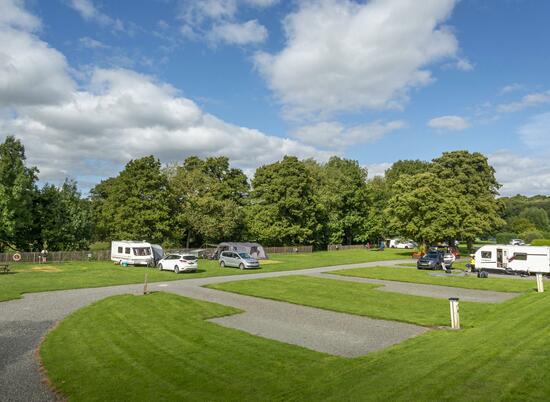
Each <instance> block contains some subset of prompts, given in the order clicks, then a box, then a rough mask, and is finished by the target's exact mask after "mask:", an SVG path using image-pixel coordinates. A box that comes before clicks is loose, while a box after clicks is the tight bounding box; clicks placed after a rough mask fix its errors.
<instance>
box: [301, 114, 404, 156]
mask: <svg viewBox="0 0 550 402" xmlns="http://www.w3.org/2000/svg"><path fill="white" fill-rule="evenodd" d="M403 127H405V123H404V122H402V121H391V122H387V123H382V122H375V123H369V124H360V125H356V126H352V127H345V126H344V125H343V124H341V123H339V122H334V121H332V122H321V123H317V124H313V125H310V126H304V127H301V128H299V129H298V130H296V131H295V132H294V133H293V134H292V135H293V137H294V138H297V139H298V140H300V142H303V143H304V144H310V145H313V146H316V147H322V148H325V149H335V150H344V149H345V148H348V147H350V146H351V145H355V144H364V143H371V142H375V141H377V140H379V139H380V138H382V137H384V136H385V135H387V134H389V133H390V132H392V131H395V130H398V129H400V128H403Z"/></svg>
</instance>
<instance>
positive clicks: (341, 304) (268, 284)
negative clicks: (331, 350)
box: [207, 268, 494, 327]
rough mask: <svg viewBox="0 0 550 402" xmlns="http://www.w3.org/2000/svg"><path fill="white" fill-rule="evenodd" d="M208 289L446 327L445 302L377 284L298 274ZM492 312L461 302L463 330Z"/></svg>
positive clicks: (480, 306) (481, 305) (478, 304)
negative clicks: (397, 291)
mask: <svg viewBox="0 0 550 402" xmlns="http://www.w3.org/2000/svg"><path fill="white" fill-rule="evenodd" d="M367 269H368V268H367ZM397 269H398V268H397ZM407 271H408V270H407ZM207 287H209V288H213V289H218V290H224V291H228V292H233V293H239V294H244V295H249V296H256V297H262V298H266V299H273V300H281V301H286V302H290V303H294V304H301V305H305V306H311V307H318V308H323V309H326V310H334V311H340V312H343V313H351V314H357V315H365V316H369V317H373V318H382V319H387V320H394V321H403V322H409V323H412V324H418V325H423V326H447V325H449V301H448V300H445V299H434V298H430V297H422V296H412V295H406V294H402V293H393V292H381V291H379V290H377V288H378V287H380V285H374V284H370V283H360V282H347V281H338V280H333V279H323V278H316V277H308V276H298V275H297V276H288V277H281V278H266V279H255V280H251V281H236V282H226V283H220V284H215V285H209V286H207ZM492 309H494V305H490V304H482V303H468V302H461V303H460V310H461V317H462V318H461V323H462V325H463V326H465V327H467V326H472V325H473V323H474V322H475V321H476V317H480V316H481V317H483V316H485V315H487V314H489V313H491V311H492Z"/></svg>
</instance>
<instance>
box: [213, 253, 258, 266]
mask: <svg viewBox="0 0 550 402" xmlns="http://www.w3.org/2000/svg"><path fill="white" fill-rule="evenodd" d="M219 262H220V267H222V268H224V267H236V268H240V269H250V268H260V263H259V262H258V260H257V259H255V258H252V257H251V256H250V255H249V254H248V253H242V252H241V253H238V252H236V251H222V252H221V254H220V258H219Z"/></svg>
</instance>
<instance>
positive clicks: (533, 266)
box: [475, 245, 550, 274]
mask: <svg viewBox="0 0 550 402" xmlns="http://www.w3.org/2000/svg"><path fill="white" fill-rule="evenodd" d="M475 267H476V270H487V271H496V272H498V271H503V272H508V273H515V272H521V273H543V274H548V273H550V247H535V246H511V245H487V246H483V247H481V248H480V249H479V250H477V251H476V254H475Z"/></svg>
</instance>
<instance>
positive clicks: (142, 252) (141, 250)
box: [134, 247, 151, 257]
mask: <svg viewBox="0 0 550 402" xmlns="http://www.w3.org/2000/svg"><path fill="white" fill-rule="evenodd" d="M134 255H136V256H139V257H145V256H148V255H151V249H150V248H149V247H134Z"/></svg>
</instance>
